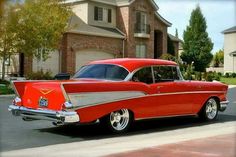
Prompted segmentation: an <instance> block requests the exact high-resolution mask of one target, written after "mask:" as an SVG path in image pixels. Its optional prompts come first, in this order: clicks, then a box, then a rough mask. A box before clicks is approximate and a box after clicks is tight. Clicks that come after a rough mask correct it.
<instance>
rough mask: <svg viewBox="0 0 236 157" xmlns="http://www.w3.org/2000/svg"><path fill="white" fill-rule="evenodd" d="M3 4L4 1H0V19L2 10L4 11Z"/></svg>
mask: <svg viewBox="0 0 236 157" xmlns="http://www.w3.org/2000/svg"><path fill="white" fill-rule="evenodd" d="M4 3H5V0H1V1H0V17H1V16H2V14H3V10H4Z"/></svg>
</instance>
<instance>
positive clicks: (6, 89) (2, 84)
mask: <svg viewBox="0 0 236 157" xmlns="http://www.w3.org/2000/svg"><path fill="white" fill-rule="evenodd" d="M13 93H14V90H13V89H12V88H11V85H10V82H9V81H6V80H0V95H1V94H13Z"/></svg>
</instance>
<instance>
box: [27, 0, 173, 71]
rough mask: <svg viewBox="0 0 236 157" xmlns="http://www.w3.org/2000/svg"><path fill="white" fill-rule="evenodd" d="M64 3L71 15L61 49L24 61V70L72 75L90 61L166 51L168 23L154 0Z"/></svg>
mask: <svg viewBox="0 0 236 157" xmlns="http://www.w3.org/2000/svg"><path fill="white" fill-rule="evenodd" d="M66 4H67V5H69V6H70V7H71V8H72V11H73V13H74V15H73V16H72V17H71V19H70V21H69V28H70V29H69V30H68V31H67V32H66V33H64V36H63V40H62V44H61V49H60V50H59V51H55V52H53V53H51V55H52V56H51V57H50V58H49V59H48V60H47V61H46V62H42V61H36V60H34V59H31V60H27V61H25V63H24V64H25V66H24V67H25V68H24V69H25V73H28V72H30V71H37V70H39V68H41V69H43V70H50V71H52V72H53V74H56V73H59V72H67V73H70V74H74V73H75V72H76V71H77V70H78V69H79V68H80V67H81V66H82V65H84V64H86V63H87V62H89V61H92V60H99V59H109V58H118V57H140V58H159V57H160V56H161V55H162V54H163V53H166V52H167V38H168V33H167V28H168V27H170V26H171V23H170V22H168V21H167V20H165V19H164V18H163V17H162V16H161V15H160V14H159V13H158V9H159V8H158V6H157V4H156V3H155V1H154V0H67V1H66ZM175 47H176V46H175ZM176 54H177V53H176ZM39 65H40V66H39Z"/></svg>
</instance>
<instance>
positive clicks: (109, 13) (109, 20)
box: [108, 9, 112, 23]
mask: <svg viewBox="0 0 236 157" xmlns="http://www.w3.org/2000/svg"><path fill="white" fill-rule="evenodd" d="M111 11H112V10H111V9H108V22H109V23H111V19H112V15H111Z"/></svg>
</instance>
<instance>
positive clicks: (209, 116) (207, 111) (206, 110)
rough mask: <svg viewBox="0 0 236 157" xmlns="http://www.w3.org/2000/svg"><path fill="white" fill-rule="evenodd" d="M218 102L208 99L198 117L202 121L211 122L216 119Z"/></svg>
mask: <svg viewBox="0 0 236 157" xmlns="http://www.w3.org/2000/svg"><path fill="white" fill-rule="evenodd" d="M218 108H219V105H218V102H217V100H216V99H215V98H210V99H208V101H207V102H206V103H205V105H204V107H203V108H202V110H201V112H200V114H199V116H200V117H201V118H203V119H204V120H207V121H211V120H214V119H216V117H217V115H218Z"/></svg>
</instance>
